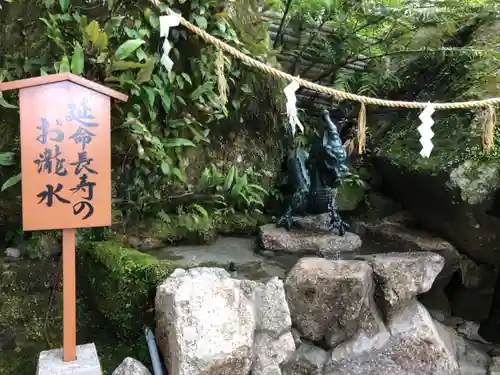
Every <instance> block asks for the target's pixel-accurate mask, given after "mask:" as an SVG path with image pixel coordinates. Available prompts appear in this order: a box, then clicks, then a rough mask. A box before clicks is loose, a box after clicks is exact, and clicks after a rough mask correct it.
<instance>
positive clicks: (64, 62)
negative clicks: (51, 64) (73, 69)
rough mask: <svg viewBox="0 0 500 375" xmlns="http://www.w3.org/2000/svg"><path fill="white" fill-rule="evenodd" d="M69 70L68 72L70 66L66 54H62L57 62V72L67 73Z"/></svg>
mask: <svg viewBox="0 0 500 375" xmlns="http://www.w3.org/2000/svg"><path fill="white" fill-rule="evenodd" d="M69 72H70V67H69V60H68V56H63V58H62V59H61V62H60V63H59V73H69Z"/></svg>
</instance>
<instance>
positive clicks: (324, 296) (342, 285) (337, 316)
mask: <svg viewBox="0 0 500 375" xmlns="http://www.w3.org/2000/svg"><path fill="white" fill-rule="evenodd" d="M371 287H372V270H371V268H370V267H369V266H368V264H367V263H365V262H361V261H335V262H332V261H329V260H327V259H323V258H302V259H301V260H299V262H298V263H297V264H296V265H295V267H294V268H293V269H292V270H291V271H290V273H289V274H288V277H287V279H286V282H285V290H286V295H287V301H288V305H289V306H290V312H291V314H292V321H293V323H294V325H295V326H296V327H297V328H298V329H299V331H301V332H302V334H303V335H304V336H305V337H306V338H307V339H309V340H313V341H318V340H322V339H323V338H325V335H327V332H328V331H330V330H331V331H334V332H335V335H336V336H337V337H336V338H330V340H333V341H335V342H336V343H339V342H341V341H343V339H345V338H346V337H348V335H349V332H350V331H352V330H353V329H354V330H356V328H357V327H352V326H353V325H354V326H355V325H357V324H358V320H359V314H360V312H361V310H362V306H363V302H364V297H365V296H366V295H367V293H368V292H369V291H370V289H371Z"/></svg>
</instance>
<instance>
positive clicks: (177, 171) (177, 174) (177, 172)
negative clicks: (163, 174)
mask: <svg viewBox="0 0 500 375" xmlns="http://www.w3.org/2000/svg"><path fill="white" fill-rule="evenodd" d="M172 173H173V174H174V176H175V177H177V178H178V179H179V180H180V181H181V182H186V179H185V178H184V175H183V174H182V172H181V170H180V169H179V168H174V169H172Z"/></svg>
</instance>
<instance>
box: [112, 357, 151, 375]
mask: <svg viewBox="0 0 500 375" xmlns="http://www.w3.org/2000/svg"><path fill="white" fill-rule="evenodd" d="M113 375H151V372H149V370H148V368H147V367H146V366H144V365H143V364H142V363H141V362H139V361H138V360H137V359H134V358H130V357H127V358H125V359H124V360H123V362H122V363H121V364H120V366H118V367H117V368H116V370H115V371H113Z"/></svg>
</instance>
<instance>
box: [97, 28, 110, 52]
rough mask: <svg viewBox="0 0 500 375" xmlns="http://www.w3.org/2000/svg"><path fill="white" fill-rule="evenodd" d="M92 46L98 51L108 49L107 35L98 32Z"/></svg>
mask: <svg viewBox="0 0 500 375" xmlns="http://www.w3.org/2000/svg"><path fill="white" fill-rule="evenodd" d="M94 46H95V48H97V49H98V50H99V51H106V50H107V49H108V34H106V33H103V32H99V36H98V37H97V39H96V41H95V42H94Z"/></svg>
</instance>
